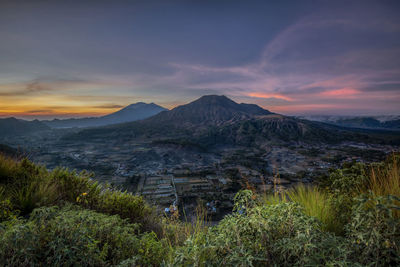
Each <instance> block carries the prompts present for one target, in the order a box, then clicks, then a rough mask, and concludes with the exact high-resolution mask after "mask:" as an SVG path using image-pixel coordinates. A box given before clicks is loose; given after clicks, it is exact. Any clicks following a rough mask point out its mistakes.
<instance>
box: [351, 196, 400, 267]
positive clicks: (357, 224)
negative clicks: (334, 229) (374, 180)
mask: <svg viewBox="0 0 400 267" xmlns="http://www.w3.org/2000/svg"><path fill="white" fill-rule="evenodd" d="M399 200H400V199H399V198H397V197H394V196H385V197H382V196H375V195H374V194H373V193H370V194H368V195H363V196H360V197H358V198H356V201H355V204H354V206H353V211H352V216H351V218H352V219H351V221H350V223H349V224H348V225H347V227H346V231H347V236H348V238H349V239H350V240H351V241H352V251H353V257H354V258H355V259H357V260H358V261H359V262H360V263H362V264H366V265H373V266H383V265H386V266H399V265H400V242H399V241H400V224H399V221H398V219H396V218H394V216H393V211H395V210H400V205H396V202H397V203H399V202H398V201H399Z"/></svg>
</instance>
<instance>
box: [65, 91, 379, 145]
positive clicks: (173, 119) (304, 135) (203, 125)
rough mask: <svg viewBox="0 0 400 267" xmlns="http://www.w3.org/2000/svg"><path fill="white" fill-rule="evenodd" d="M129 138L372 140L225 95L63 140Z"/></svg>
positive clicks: (233, 141)
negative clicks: (234, 99)
mask: <svg viewBox="0 0 400 267" xmlns="http://www.w3.org/2000/svg"><path fill="white" fill-rule="evenodd" d="M134 138H139V139H150V140H157V142H160V141H161V142H162V141H163V140H165V141H168V142H170V141H171V140H172V139H174V140H180V141H179V142H181V141H184V142H186V141H188V142H189V143H196V144H201V145H204V146H213V145H220V144H231V145H244V146H247V145H263V144H265V143H271V142H273V143H285V142H286V143H287V142H291V141H305V142H321V143H335V142H340V141H344V140H354V141H362V140H367V141H370V139H371V140H372V139H373V138H375V137H373V138H372V137H371V136H370V135H366V134H365V133H362V132H359V131H352V130H349V129H346V128H343V127H338V126H335V125H330V124H325V123H320V122H312V121H308V120H303V119H298V118H293V117H287V116H283V115H279V114H274V113H271V112H270V111H268V110H265V109H263V108H261V107H259V106H257V105H253V104H238V103H236V102H234V101H232V100H231V99H229V98H227V97H226V96H216V95H209V96H203V97H201V98H199V99H197V100H195V101H193V102H191V103H189V104H186V105H182V106H178V107H176V108H174V109H172V110H169V111H163V112H160V113H159V114H157V115H155V116H152V117H150V118H147V119H144V120H141V121H135V122H130V123H124V124H118V125H112V126H107V127H98V128H91V129H85V130H82V131H80V132H78V133H74V134H71V135H68V136H67V137H66V139H78V140H86V139H90V140H99V141H100V140H105V139H114V140H115V139H118V140H132V139H134ZM186 143H187V142H186Z"/></svg>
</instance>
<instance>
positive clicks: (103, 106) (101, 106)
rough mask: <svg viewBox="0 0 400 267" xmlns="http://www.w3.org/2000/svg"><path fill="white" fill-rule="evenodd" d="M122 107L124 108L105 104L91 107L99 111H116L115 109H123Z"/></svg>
mask: <svg viewBox="0 0 400 267" xmlns="http://www.w3.org/2000/svg"><path fill="white" fill-rule="evenodd" d="M123 107H124V106H122V105H117V104H107V105H98V106H93V108H100V109H116V108H123Z"/></svg>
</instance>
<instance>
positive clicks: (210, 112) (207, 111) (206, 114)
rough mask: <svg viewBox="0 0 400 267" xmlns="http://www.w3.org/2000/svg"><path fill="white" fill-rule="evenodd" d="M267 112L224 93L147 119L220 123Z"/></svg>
mask: <svg viewBox="0 0 400 267" xmlns="http://www.w3.org/2000/svg"><path fill="white" fill-rule="evenodd" d="M267 114H271V112H269V111H268V110H265V109H263V108H261V107H259V106H257V105H254V104H238V103H236V102H235V101H233V100H231V99H229V98H228V97H226V96H224V95H205V96H202V97H200V98H199V99H196V100H195V101H193V102H190V103H189V104H186V105H182V106H178V107H176V108H174V109H172V110H171V111H168V112H163V113H160V114H158V115H156V116H154V117H152V118H149V120H151V121H158V122H159V123H172V124H182V123H183V124H193V125H194V124H203V125H221V124H224V123H229V122H232V121H239V120H243V119H248V118H251V117H254V116H257V115H267Z"/></svg>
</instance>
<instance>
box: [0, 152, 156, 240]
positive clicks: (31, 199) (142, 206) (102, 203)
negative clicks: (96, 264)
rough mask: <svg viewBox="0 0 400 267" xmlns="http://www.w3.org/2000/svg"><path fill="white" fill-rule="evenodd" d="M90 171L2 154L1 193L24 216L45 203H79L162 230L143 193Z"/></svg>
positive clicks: (151, 228) (146, 226)
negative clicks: (122, 187)
mask: <svg viewBox="0 0 400 267" xmlns="http://www.w3.org/2000/svg"><path fill="white" fill-rule="evenodd" d="M92 176H93V175H92V174H90V173H88V172H81V173H79V174H78V173H76V172H74V171H69V170H68V169H65V168H56V169H55V170H53V171H51V172H49V171H47V170H46V169H45V168H44V167H41V166H37V165H35V164H33V163H32V162H30V161H28V160H26V159H23V160H22V161H19V162H17V161H14V160H10V159H7V158H4V157H3V156H0V187H2V184H3V187H6V188H7V192H3V193H2V195H0V197H1V198H2V199H3V198H4V199H9V200H10V201H11V204H12V206H13V207H14V208H15V209H17V210H19V211H20V214H21V215H23V216H27V215H29V214H30V213H31V212H32V210H33V209H35V208H38V207H42V206H52V205H64V204H65V203H66V202H67V203H75V204H78V205H80V206H83V207H85V208H89V209H92V210H95V211H98V212H103V213H106V214H109V215H119V216H121V217H122V218H126V219H129V220H130V222H131V223H141V225H142V227H143V230H149V231H151V230H154V231H156V232H157V233H161V226H160V220H159V219H158V217H157V216H155V214H154V209H153V208H151V207H150V206H149V205H147V204H146V203H145V201H144V200H143V198H142V197H141V196H135V195H132V194H130V193H127V192H121V191H119V190H114V189H113V188H112V187H111V186H109V185H100V184H99V183H98V182H96V181H94V180H92Z"/></svg>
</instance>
